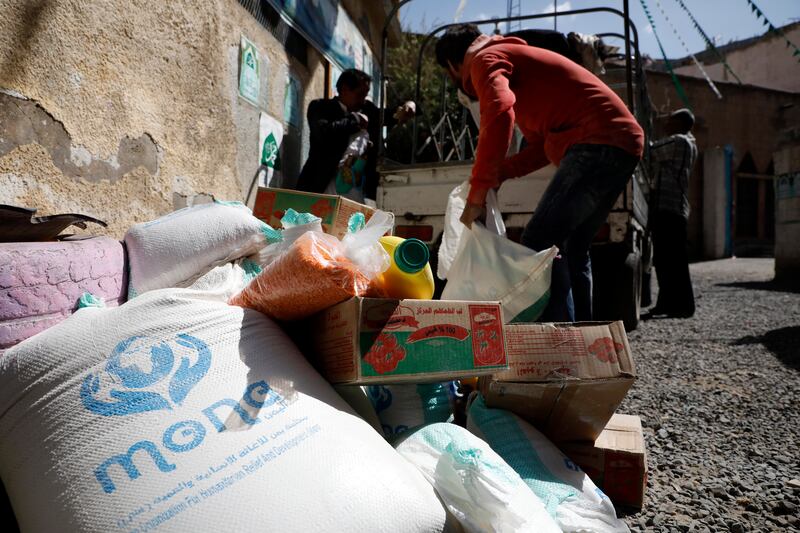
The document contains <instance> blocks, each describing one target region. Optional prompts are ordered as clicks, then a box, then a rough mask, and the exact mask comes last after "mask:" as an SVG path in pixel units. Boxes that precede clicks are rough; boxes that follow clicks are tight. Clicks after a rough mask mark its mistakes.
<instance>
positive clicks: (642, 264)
mask: <svg viewBox="0 0 800 533" xmlns="http://www.w3.org/2000/svg"><path fill="white" fill-rule="evenodd" d="M408 1H410V0H406V2H401V3H400V4H399V5H398V6H396V9H395V11H396V10H397V8H399V7H400V6H402V5H404V4H405V3H407V2H408ZM596 13H609V14H611V15H614V16H616V17H618V18H619V19H621V21H622V25H623V33H616V32H608V33H598V34H597V35H598V37H602V38H604V39H620V40H622V41H623V46H621V47H620V49H622V50H624V53H623V54H617V55H616V57H615V58H614V59H613V60H612V62H610V63H609V64H607V70H606V72H605V74H604V75H603V76H602V78H601V79H603V81H605V82H606V83H607V84H608V85H609V87H611V88H612V89H613V90H615V91H616V92H617V93H618V94H620V96H621V97H622V98H623V100H625V102H626V103H627V105H628V107H629V108H630V109H631V110H632V112H633V114H634V116H635V117H636V118H637V120H638V121H639V123H640V125H641V126H642V127H643V129H644V131H645V135H646V138H647V139H649V134H650V131H651V116H652V113H651V105H650V100H649V98H648V96H647V88H646V83H645V75H644V70H643V68H642V62H641V56H640V54H639V46H638V33H637V31H636V28H635V26H634V24H633V23H632V22H631V20H630V17H629V14H628V2H627V0H626V1H624V11H620V10H617V9H613V8H608V7H599V8H588V9H579V10H572V11H563V12H559V13H558V14H552V13H549V14H534V15H524V16H518V17H502V18H495V19H491V20H480V21H471V22H472V23H475V24H495V27H499V25H500V24H502V23H504V22H509V21H511V22H514V21H522V20H531V19H541V18H548V17H554V16H558V17H562V18H566V20H570V19H569V18H567V17H570V16H572V15H575V16H587V15H591V14H596ZM393 15H394V12H393V13H390V15H389V17H392V16H393ZM452 25H453V24H445V25H442V26H439V27H437V28H435V29H433V30H432V31H431V32H430V33H428V34H427V36H426V37H425V39H423V40H422V44H421V45H420V50H419V56H418V62H417V80H416V97H417V99H419V97H420V73H421V62H422V60H423V57H424V53H425V51H426V48H427V46H428V45H429V44H430V43H431V42H432V40H433V38H434V37H435V35H436V34H438V33H440V32H443V31H444V30H446V29H447V28H448V27H450V26H452ZM387 27H388V21H387ZM384 50H385V47H384ZM381 61H382V72H383V73H384V74H383V76H384V77H385V76H386V74H385V68H386V62H385V52H384V53H383V54H382V58H381ZM442 83H443V84H444V85H445V86H443V87H442V90H441V94H442V95H443V97H442V104H441V107H442V109H441V117H440V118H439V120H438V122H437V124H436V125H435V126H434V127H433V128H431V133H430V136H429V137H428V139H427V141H426V144H428V145H429V144H431V143H433V144H434V147H435V152H436V155H437V160H436V161H433V162H430V161H428V162H424V163H420V162H417V161H416V158H417V156H418V155H419V154H420V153H421V152H422V149H421V148H426V146H422V147H418V146H417V142H416V140H417V133H416V123H415V128H414V134H413V139H412V153H411V157H410V163H397V162H394V161H390V160H388V159H387V158H384V159H383V160H382V163H381V164H380V165H379V168H378V171H379V174H380V181H379V185H378V192H377V197H376V202H377V205H378V207H379V208H380V209H384V210H386V211H391V212H394V213H395V215H396V217H397V226H396V234H397V235H399V236H403V237H415V238H418V239H421V240H423V241H425V242H426V243H428V245H429V246H430V248H431V257H432V258H434V261H435V258H436V257H437V252H438V247H439V245H440V244H441V240H442V234H443V229H444V213H445V208H446V205H447V199H448V196H449V194H450V192H451V191H452V190H453V189H454V188H455V187H456V186H457V185H459V184H461V183H462V182H464V181H467V180H468V179H469V176H470V172H471V169H472V163H473V159H472V158H473V157H474V152H475V150H474V146H475V142H474V135H473V134H472V132H473V131H475V130H476V128H475V127H474V124H473V125H470V124H469V122H468V120H469V119H468V118H467V116H466V113H467V111H466V108H464V109H463V110H461V111H460V112H461V113H462V116H461V117H453V116H451V115H452V114H453V113H452V111H450V112H449V113H448V110H447V106H446V105H445V101H446V98H445V97H444V95H446V91H447V90H448V89H447V88H446V84H447V80H446V77H444V76H443V78H442ZM385 87H386V83H385V80H384V83H381V88H382V91H381V103H382V104H384V102H385V92H386V90H385ZM450 90H452V88H451V89H450ZM381 107H382V108H383V107H384V105H382V106H381ZM450 107H451V108H452V106H450ZM454 123H456V124H461V126H460V127H459V128H454V127H453V124H454ZM427 147H428V148H430V146H427ZM648 158H649V153H648V151H647V150H646V151H645V156H644V159H643V161H642V163H641V164H640V165H639V166H638V167H637V169H636V171H635V173H634V175H633V176H632V177H631V180H630V181H629V182H628V185H627V187H626V188H625V190H624V191H623V193H622V194H621V195H620V197H619V199H618V200H617V202H616V204H615V205H614V207H613V208H612V210H611V212H610V213H609V216H608V218H607V220H606V222H605V224H604V225H603V226H602V227H601V229H600V231H598V233H597V235H596V236H595V238H594V242H593V244H592V248H591V252H590V254H591V260H592V271H593V278H594V285H593V286H594V289H593V292H594V294H593V298H594V317H595V319H597V320H623V321H624V322H625V326H626V328H628V330H632V329H635V328H636V327H637V325H638V323H639V319H640V309H641V307H642V305H643V303H644V304H645V305H646V304H647V303H648V301H649V291H648V290H646V289H648V288H649V270H650V266H651V262H652V261H651V260H652V245H651V239H650V236H649V232H648V225H647V220H648V202H647V198H648V196H649V190H650V178H649V174H648V164H647V162H648ZM555 171H556V168H555V167H553V166H552V165H551V166H547V167H545V168H542V169H540V170H537V171H536V172H533V173H531V174H529V175H527V176H524V177H522V178H518V179H514V180H508V181H506V182H504V183H503V186H502V187H501V188H500V190H499V193H498V198H499V203H500V208H501V211H502V213H503V219H504V222H505V224H506V228H507V235H508V237H509V238H511V239H513V240H519V238H520V236H521V234H522V230H523V229H524V227H525V225H526V224H527V222H528V221H529V220H530V218H531V215H532V214H533V211H534V209H535V207H536V205H537V203H538V201H539V199H540V198H541V196H542V194H543V193H544V191H545V189H546V187H547V185H548V184H549V182H550V180H551V179H552V177H553V175H554V173H555ZM643 280H647V282H646V283H643ZM437 283H438V284H439V285H440V286H441V285H443V282H442V281H441V280H438V281H437Z"/></svg>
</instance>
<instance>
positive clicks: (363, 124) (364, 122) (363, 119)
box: [353, 111, 369, 130]
mask: <svg viewBox="0 0 800 533" xmlns="http://www.w3.org/2000/svg"><path fill="white" fill-rule="evenodd" d="M353 116H354V117H356V120H358V125H359V127H360V128H361V129H362V130H365V129H367V126H368V125H369V119H368V118H367V115H365V114H364V113H359V112H357V111H354V112H353Z"/></svg>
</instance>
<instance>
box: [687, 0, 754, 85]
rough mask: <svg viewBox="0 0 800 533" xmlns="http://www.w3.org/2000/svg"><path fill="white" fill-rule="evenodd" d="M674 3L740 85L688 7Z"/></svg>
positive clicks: (737, 78) (740, 81) (723, 57)
mask: <svg viewBox="0 0 800 533" xmlns="http://www.w3.org/2000/svg"><path fill="white" fill-rule="evenodd" d="M675 1H676V2H678V5H680V6H681V8H682V9H683V10H684V11H685V12H686V14H687V15H689V19H690V20H691V21H692V24H693V25H694V28H695V29H696V30H697V32H698V33H699V34H700V37H702V38H703V41H705V43H706V47H708V48H709V49H710V50H712V51H713V52H714V54H715V55H716V56H717V57H718V58H719V60H720V62H721V63H722V66H723V67H725V70H727V71H728V72H730V74H731V76H733V77H734V78H735V79H736V81H737V82H739V84H740V85H741V83H742V80H740V79H739V76H737V75H736V73H735V72H734V71H733V69H732V68H731V66H730V65H729V64H728V62H727V61H726V60H725V56H723V55H722V54H721V53H720V51H719V50H718V49H717V47H716V46H715V45H714V42H713V41H712V40H711V39H709V37H708V35H706V32H705V31H703V28H702V27H701V26H700V23H699V22H697V19H696V18H694V15H692V12H691V11H689V8H688V7H686V4H684V3H683V0H675Z"/></svg>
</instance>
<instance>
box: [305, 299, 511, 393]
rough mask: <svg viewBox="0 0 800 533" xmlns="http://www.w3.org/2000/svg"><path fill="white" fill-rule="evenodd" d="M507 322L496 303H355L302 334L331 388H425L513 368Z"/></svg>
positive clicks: (318, 318)
mask: <svg viewBox="0 0 800 533" xmlns="http://www.w3.org/2000/svg"><path fill="white" fill-rule="evenodd" d="M502 319H503V317H502V311H501V309H500V304H499V303H496V302H491V303H482V302H453V301H439V300H395V299H383V298H352V299H350V300H348V301H346V302H343V303H341V304H339V305H335V306H333V307H331V308H329V309H326V310H325V311H323V312H322V313H320V314H318V315H316V316H315V317H313V318H312V319H310V320H309V321H306V322H304V323H303V327H302V330H303V331H305V332H306V336H308V337H309V339H310V342H309V343H305V352H306V355H307V357H308V358H309V359H310V360H311V361H312V363H314V365H315V366H316V367H317V369H318V370H319V371H320V372H321V373H322V375H323V376H325V378H326V379H327V380H328V381H330V382H331V383H351V384H365V385H366V384H377V383H403V382H414V383H423V382H434V381H447V380H451V379H457V378H460V377H465V376H477V375H486V374H490V373H492V372H496V371H498V370H503V369H505V368H507V364H506V351H505V340H504V338H503V327H502V324H503V320H502ZM301 344H302V343H301Z"/></svg>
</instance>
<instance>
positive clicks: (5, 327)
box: [0, 237, 127, 352]
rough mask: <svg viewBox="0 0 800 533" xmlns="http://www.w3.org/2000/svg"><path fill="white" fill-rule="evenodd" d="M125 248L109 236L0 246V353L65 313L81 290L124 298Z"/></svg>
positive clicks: (109, 300) (111, 301)
mask: <svg viewBox="0 0 800 533" xmlns="http://www.w3.org/2000/svg"><path fill="white" fill-rule="evenodd" d="M125 278H126V276H125V250H124V247H123V245H122V243H121V242H119V241H117V240H114V239H111V238H109V237H95V238H90V239H82V240H74V241H57V242H20V243H2V244H0V352H2V351H3V350H5V349H7V348H10V347H12V346H14V345H15V344H17V343H19V342H21V341H23V340H25V339H27V338H28V337H31V336H33V335H35V334H36V333H39V332H40V331H44V330H45V329H47V328H49V327H50V326H53V325H55V324H57V323H59V322H61V321H62V320H64V319H65V318H67V317H68V316H69V315H71V314H72V313H73V312H74V311H75V309H76V307H77V303H78V298H80V297H81V295H82V294H83V293H84V292H90V293H92V294H93V295H95V296H97V297H99V298H103V299H104V300H105V302H106V305H108V306H116V305H119V304H122V303H123V302H124V301H125V295H126V293H127V280H126V279H125Z"/></svg>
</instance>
